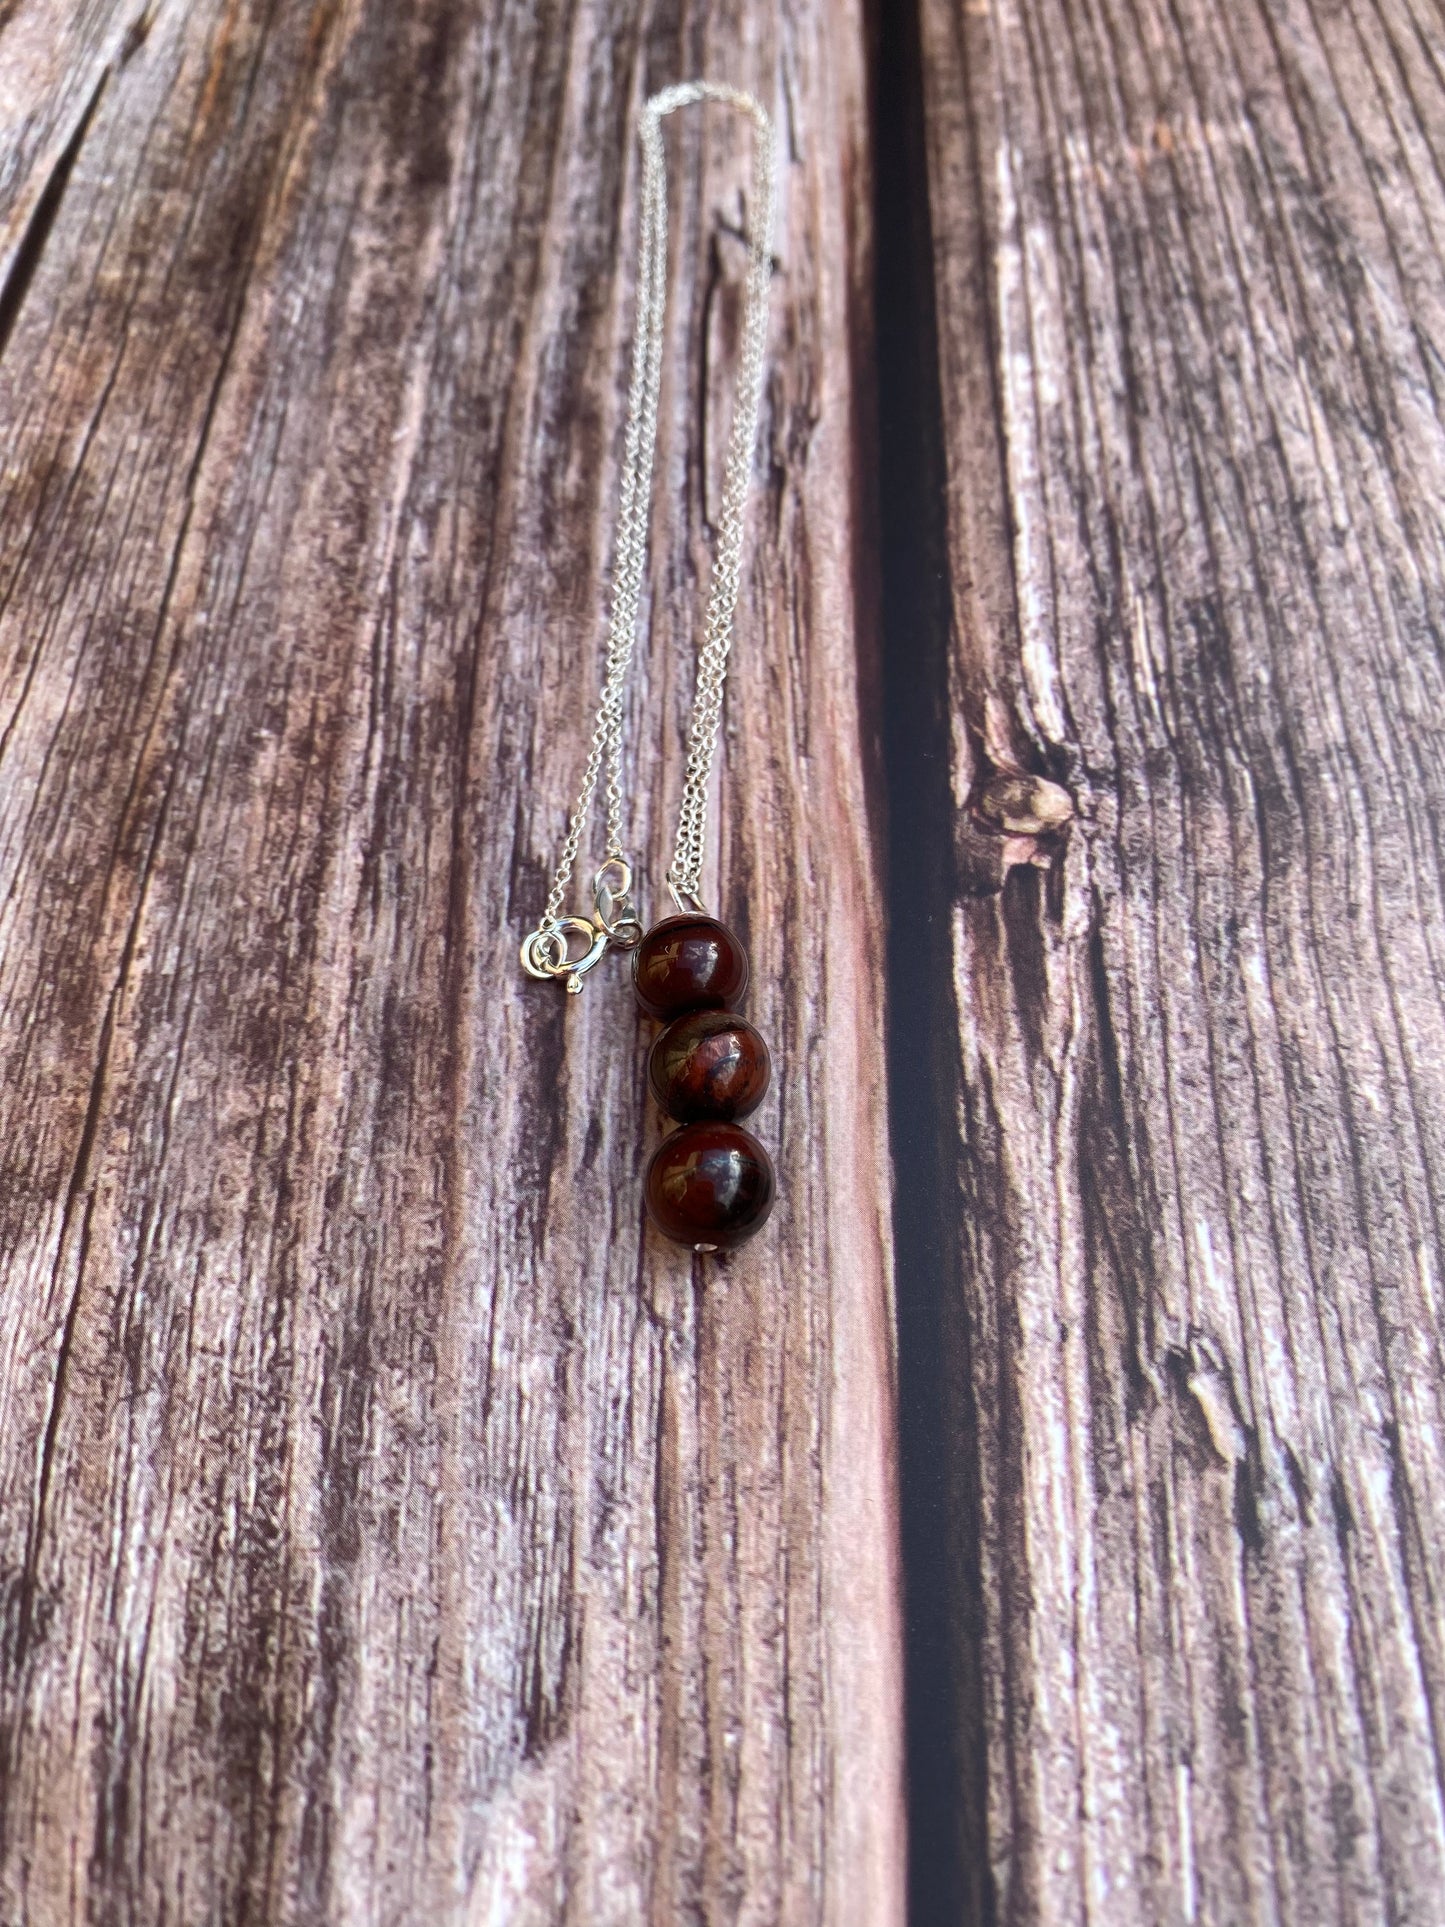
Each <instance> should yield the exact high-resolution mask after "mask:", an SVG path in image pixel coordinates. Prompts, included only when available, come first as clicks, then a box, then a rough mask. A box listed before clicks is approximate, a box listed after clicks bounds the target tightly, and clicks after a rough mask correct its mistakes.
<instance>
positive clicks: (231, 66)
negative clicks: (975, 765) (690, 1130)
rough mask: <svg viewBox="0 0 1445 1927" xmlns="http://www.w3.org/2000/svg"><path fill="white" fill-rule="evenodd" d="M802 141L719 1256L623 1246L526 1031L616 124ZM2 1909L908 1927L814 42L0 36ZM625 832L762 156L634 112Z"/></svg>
mask: <svg viewBox="0 0 1445 1927" xmlns="http://www.w3.org/2000/svg"><path fill="white" fill-rule="evenodd" d="M696 71H704V72H708V73H711V74H716V75H725V76H726V77H727V78H729V79H732V80H735V81H738V82H741V83H743V84H745V85H751V86H753V87H755V88H756V89H757V90H758V91H759V92H760V93H761V94H762V96H763V98H764V99H765V100H766V101H767V102H768V103H769V104H770V105H771V106H772V107H773V108H774V110H775V111H776V113H777V115H778V119H779V124H780V127H781V129H782V132H783V153H784V155H785V157H786V165H785V169H784V173H785V179H784V181H783V184H782V210H781V215H780V222H779V228H778V234H777V244H776V245H777V255H778V272H777V276H776V279H775V307H774V327H773V335H772V350H773V359H772V366H771V372H770V375H769V380H768V387H767V395H766V401H765V411H764V412H765V423H764V442H765V448H764V451H763V459H762V461H761V463H760V485H759V488H758V491H757V493H756V494H755V497H754V505H755V510H756V514H755V519H754V528H755V531H756V534H757V540H756V541H755V542H754V543H753V545H752V547H751V550H750V557H749V561H748V564H747V569H746V575H745V581H744V586H743V592H742V605H741V618H740V624H739V636H738V647H737V654H736V665H735V670H736V680H735V683H734V685H733V694H732V697H731V699H730V710H729V719H728V728H727V738H726V745H725V751H724V755H723V758H722V761H723V764H724V765H725V767H724V769H723V794H724V795H725V797H726V799H727V803H726V809H725V811H724V812H723V813H722V816H721V832H720V841H719V854H718V862H717V869H718V873H719V876H720V882H719V884H718V888H717V898H716V900H717V902H718V904H719V906H720V908H721V909H722V910H723V912H724V913H725V914H727V915H728V916H729V917H730V918H731V919H732V920H734V921H735V922H736V923H737V924H738V925H739V927H740V928H741V929H742V930H743V932H744V934H745V935H746V936H747V938H748V939H749V941H750V942H751V945H752V950H753V958H754V975H755V986H756V987H755V990H754V992H753V995H752V999H751V1013H752V1015H753V1016H754V1017H755V1019H756V1021H757V1022H758V1024H759V1025H760V1027H761V1028H762V1029H763V1030H764V1032H765V1034H766V1035H767V1036H768V1038H769V1039H770V1041H771V1043H772V1045H773V1048H774V1052H775V1061H776V1062H777V1064H778V1069H779V1076H778V1080H777V1086H776V1095H775V1096H774V1097H772V1098H771V1099H770V1100H769V1102H768V1104H767V1105H766V1107H765V1108H764V1110H763V1111H762V1112H761V1113H760V1119H759V1129H760V1133H761V1135H763V1136H764V1137H765V1138H766V1139H767V1140H768V1141H769V1142H770V1143H771V1144H772V1145H774V1146H775V1147H776V1149H777V1153H778V1161H779V1169H780V1175H781V1180H782V1191H783V1202H782V1205H781V1207H780V1209H779V1211H778V1213H777V1216H776V1219H775V1223H774V1225H773V1227H772V1228H771V1229H770V1231H769V1234H768V1236H767V1237H766V1238H765V1239H764V1240H761V1241H760V1242H759V1243H758V1244H757V1245H756V1246H754V1247H752V1248H751V1249H750V1250H749V1251H748V1252H747V1253H745V1254H744V1255H741V1256H739V1257H737V1258H735V1259H733V1260H730V1261H728V1262H727V1263H714V1264H707V1265H704V1264H702V1263H699V1264H697V1265H696V1266H694V1265H693V1264H691V1263H690V1262H687V1261H683V1260H681V1259H680V1258H679V1255H678V1253H677V1252H676V1251H675V1250H673V1249H672V1248H664V1247H662V1246H660V1245H659V1244H658V1243H657V1242H656V1241H655V1240H653V1239H652V1238H650V1237H643V1235H642V1231H641V1225H640V1212H639V1198H640V1180H641V1172H642V1167H643V1164H644V1161H645V1158H646V1156H647V1154H648V1152H649V1151H650V1149H651V1147H652V1145H653V1143H654V1142H655V1140H656V1138H657V1136H658V1131H659V1126H658V1123H657V1120H656V1118H655V1116H654V1115H653V1114H652V1112H651V1110H650V1107H649V1106H648V1105H647V1103H646V1102H645V1101H644V1086H643V1078H642V1071H643V1052H644V1048H645V1045H646V1043H647V1041H648V1036H647V1027H645V1026H643V1025H642V1024H641V1023H640V1021H639V1020H638V1018H637V1017H636V1015H635V1013H634V1010H633V1007H632V1004H631V998H630V991H629V988H628V986H627V983H626V981H625V976H624V973H623V972H622V971H621V970H620V969H617V968H609V969H608V970H607V971H605V972H599V973H597V975H596V976H595V977H594V979H593V980H592V983H591V984H590V986H589V988H588V990H587V992H586V994H585V995H584V996H582V997H581V998H580V999H568V998H564V997H563V996H562V995H561V993H560V991H558V990H556V989H554V987H552V986H550V985H547V986H543V985H536V984H530V983H526V982H524V981H523V980H522V979H521V977H520V974H519V972H518V969H517V965H516V955H517V945H518V942H519V940H520V937H521V935H522V934H523V932H524V931H525V930H526V929H527V928H528V927H529V926H530V925H531V924H533V923H534V922H535V920H536V917H537V915H538V912H539V909H540V907H541V903H542V900H543V897H544V895H545V889H546V875H547V872H548V870H549V869H550V865H551V863H552V861H553V860H554V858H555V852H556V849H557V846H558V843H559V841H560V838H561V835H562V831H563V828H564V822H565V809H566V804H567V799H568V798H569V797H570V796H571V794H572V793H573V791H574V789H575V785H576V782H577V779H578V776H579V773H580V766H581V760H582V756H583V754H584V750H585V739H586V734H587V731H588V730H589V728H590V717H591V711H592V707H593V704H594V702H595V698H596V690H597V683H598V676H599V671H600V659H601V645H602V641H603V637H604V623H605V615H606V585H607V576H608V569H609V566H610V557H611V543H612V532H613V514H614V509H613V503H614V498H615V492H616V475H617V469H618V459H619V454H620V438H621V427H622V419H621V417H622V407H623V401H624V396H625V373H626V352H627V344H628V342H629V339H630V334H631V327H632V288H633V273H632V266H631V262H632V256H633V251H634V242H635V213H636V188H637V172H636V170H637V143H636V121H637V116H638V112H639V108H640V104H641V101H642V99H643V98H644V96H645V94H646V92H647V91H649V90H650V88H652V87H654V86H657V85H661V84H663V83H665V82H667V81H669V80H672V79H675V78H677V77H679V76H680V75H683V74H686V73H691V72H696ZM0 75H3V81H0V96H3V104H4V124H3V145H4V168H3V170H0V187H3V196H0V218H3V220H4V221H5V223H6V225H5V227H4V230H3V234H4V238H5V245H6V249H7V252H6V255H5V263H6V267H7V271H8V274H9V280H8V283H7V286H6V293H5V296H4V304H3V310H0V312H3V315H4V332H3V353H0V424H3V442H4V450H5V455H4V468H3V476H0V602H3V609H0V880H3V886H0V905H3V910H0V918H3V925H0V928H3V964H0V1040H3V1051H4V1065H5V1075H4V1080H3V1106H4V1115H3V1125H0V1147H3V1151H0V1155H3V1183H0V1257H3V1280H4V1284H3V1291H4V1298H3V1303H4V1317H3V1325H0V1606H3V1620H0V1632H3V1646H0V1660H3V1666H0V1731H3V1750H0V1919H3V1920H4V1922H5V1923H6V1924H7V1927H20V1924H21V1923H35V1924H36V1927H57V1924H58V1923H62V1922H72V1921H74V1922H79V1921H97V1922H99V1921H105V1922H136V1923H144V1924H145V1927H162V1923H186V1927H194V1923H200V1922H218V1923H219V1922H225V1923H242V1922H251V1923H262V1922H264V1923H273V1922H293V1921H294V1922H319V1921H336V1922H341V1921H345V1922H347V1923H348V1927H350V1924H351V1923H362V1922H394V1923H413V1922H416V1921H418V1920H433V1921H458V1922H460V1921H467V1922H495V1923H508V1924H509V1927H510V1924H511V1923H527V1922H543V1921H554V1920H556V1921H560V1920H564V1919H565V1920H569V1921H579V1922H587V1923H589V1924H590V1923H602V1922H632V1921H640V1920H650V1921H656V1922H659V1923H662V1922H665V1923H673V1922H677V1921H682V1920H697V1921H708V1922H718V1921H748V1922H774V1921H805V1920H806V1921H813V1920H827V1921H836V1922H858V1923H867V1924H868V1927H874V1924H875V1923H883V1924H885V1927H886V1923H888V1922H890V1921H896V1920H898V1919H899V1918H900V1916H901V1904H902V1880H903V1844H902V1842H903V1834H902V1798H901V1770H902V1768H901V1762H902V1752H901V1747H902V1741H901V1717H900V1704H901V1694H900V1688H899V1673H900V1666H901V1657H900V1655H901V1642H900V1638H899V1626H898V1603H897V1602H898V1578H897V1572H896V1551H895V1548H896V1543H897V1536H896V1530H895V1502H894V1483H895V1481H894V1472H893V1458H894V1447H893V1438H894V1425H893V1417H892V1409H893V1408H892V1399H893V1390H892V1388H893V1373H894V1367H893V1352H892V1327H893V1321H892V1311H891V1298H890V1294H891V1242H890V1230H889V1222H890V1181H889V1163H888V1153H887V1139H886V1116H885V1097H886V1090H885V1082H884V1069H883V1060H882V1050H881V1039H882V1026H883V991H882V954H883V953H882V921H881V920H882V903H883V896H882V887H881V882H880V877H879V872H878V867H877V846H878V840H879V837H878V831H877V828H876V802H877V799H876V795H872V794H870V792H869V789H868V786H867V784H866V783H865V774H864V765H865V757H864V748H863V739H862V733H861V731H860V717H859V706H860V696H859V688H860V660H862V661H866V660H868V659H869V651H868V650H867V649H864V650H863V651H862V652H861V655H860V647H859V638H860V635H862V634H863V633H864V631H863V627H862V624H863V623H864V620H865V617H866V612H867V608H868V606H869V598H870V596H871V594H872V589H871V584H872V582H873V580H874V572H875V564H874V563H873V561H872V560H871V559H870V554H869V550H868V546H867V544H868V529H867V527H866V526H865V523H864V521H863V519H862V518H863V516H864V514H865V511H866V507H867V492H868V491H867V477H866V475H865V474H864V472H863V471H862V470H861V468H860V463H859V459H858V451H859V447H860V443H861V440H862V433H863V427H864V426H865V425H866V416H867V409H868V400H869V395H870V394H871V378H870V376H869V363H868V329H869V316H870V311H871V310H870V301H871V285H870V280H869V274H870V267H869V261H870V254H869V249H870V234H869V229H870V206H871V194H870V187H869V171H868V170H869V160H868V145H867V139H866V95H865V84H866V76H865V71H864V62H863V43H862V33H861V29H860V25H859V21H858V18H857V15H856V12H855V10H854V8H853V6H852V5H851V4H842V5H840V4H839V0H790V4H788V5H787V6H785V7H782V8H779V9H777V10H776V11H774V10H772V9H766V10H750V9H744V8H740V7H739V8H733V7H727V8H708V9H703V8H701V7H698V8H691V9H689V8H681V9H679V8H677V7H674V6H670V5H649V4H644V3H643V0H612V3H611V4H608V3H607V0H590V3H588V0H582V3H581V4H577V5H574V6H564V5H562V4H560V0H559V3H558V4H550V3H549V4H542V5H537V6H522V5H508V6H499V5H490V4H483V3H482V0H418V4H415V5H412V6H408V7H405V8H398V7H397V6H396V5H394V4H393V0H322V3H321V4H303V0H275V3H274V4H272V3H270V0H132V3H131V4H120V3H118V4H116V5H113V6H111V7H109V8H107V7H105V6H102V5H90V6H84V5H80V4H74V5H71V6H69V7H67V6H65V5H62V4H61V3H60V0H28V4H26V3H25V0H22V4H21V5H19V6H17V7H11V8H7V9H4V10H3V11H0ZM669 143H670V151H671V153H672V155H673V159H674V164H675V178H674V198H673V207H674V212H675V234H676V243H675V247H674V251H673V265H674V271H675V279H674V283H673V286H674V305H673V313H672V327H671V332H670V335H669V345H668V361H667V374H666V382H665V391H664V402H663V425H662V446H661V451H660V483H659V492H658V501H659V505H660V507H661V508H662V510H663V511H664V516H663V520H662V524H661V526H660V529H659V539H658V541H657V544H656V546H655V550H654V555H653V562H652V579H651V591H650V597H649V607H648V625H647V629H648V632H647V635H646V636H645V639H644V640H645V646H646V652H647V677H646V687H647V701H646V704H645V705H644V702H643V698H642V689H641V686H639V688H638V690H637V694H636V702H635V706H634V713H633V715H632V716H631V718H630V724H629V729H630V741H631V743H632V744H633V745H634V746H635V752H634V761H635V777H636V783H635V795H636V806H635V812H634V816H633V835H634V839H635V848H636V850H637V852H638V853H639V857H640V860H641V863H642V868H643V871H644V875H645V878H646V879H647V880H648V883H649V884H650V885H652V887H650V888H648V889H647V897H646V901H647V902H648V903H649V904H650V905H651V906H652V907H653V908H654V909H655V908H656V907H657V902H658V892H657V889H656V887H655V879H656V878H657V877H658V876H659V874H660V872H661V869H662V867H663V865H664V863H665V857H666V851H667V849H668V848H669V847H670V836H671V830H670V819H671V815H672V812H673V810H674V808H675V801H676V796H677V792H678V787H679V782H680V776H681V754H680V745H681V742H682V729H683V723H684V719H685V715H686V710H687V704H688V701H689V698H690V691H691V670H690V650H691V646H692V642H693V639H694V636H695V634H696V626H697V616H696V612H697V610H698V608H699V606H700V601H699V598H700V592H701V591H700V584H701V582H702V581H703V580H704V579H705V568H706V558H707V554H708V550H709V532H708V528H707V526H706V517H707V513H708V505H709V503H710V502H712V501H714V500H715V498H716V488H717V483H718V475H717V464H718V461H719V457H720V452H721V448H722V442H723V434H722V424H723V423H724V422H725V419H726V414H727V409H728V407H729V406H730V400H731V385H730V371H731V367H732V359H733V352H734V348H735V340H736V328H737V323H738V318H739V315H738V308H739V295H740V287H741V272H742V267H743V248H742V244H741V241H740V239H739V219H738V217H739V212H740V202H739V195H740V192H741V189H742V186H743V184H744V183H745V181H746V167H747V149H746V142H745V138H744V136H743V133H742V132H741V131H740V129H739V126H738V125H736V124H730V123H729V122H728V120H727V119H726V117H723V118H721V119H719V118H718V117H717V116H715V115H712V116H709V117H707V118H706V119H705V120H703V119H702V118H700V117H699V116H697V115H693V116H690V117H688V119H687V121H686V123H685V124H683V123H674V124H673V128H672V129H671V130H670V132H669Z"/></svg>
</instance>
